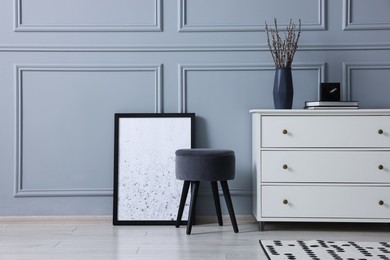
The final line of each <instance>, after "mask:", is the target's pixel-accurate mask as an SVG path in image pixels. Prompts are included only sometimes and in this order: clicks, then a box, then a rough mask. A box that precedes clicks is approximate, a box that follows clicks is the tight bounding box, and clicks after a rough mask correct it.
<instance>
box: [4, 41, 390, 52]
mask: <svg viewBox="0 0 390 260" xmlns="http://www.w3.org/2000/svg"><path fill="white" fill-rule="evenodd" d="M349 50H353V51H360V50H361V51H369V50H373V51H375V50H390V43H375V42H374V43H340V44H302V45H299V48H298V52H300V51H349ZM230 51H244V52H245V51H249V52H251V51H262V52H268V51H269V49H268V46H267V45H266V44H230V45H227V44H180V45H179V44H166V45H43V44H35V45H18V44H15V45H12V46H10V45H0V52H230Z"/></svg>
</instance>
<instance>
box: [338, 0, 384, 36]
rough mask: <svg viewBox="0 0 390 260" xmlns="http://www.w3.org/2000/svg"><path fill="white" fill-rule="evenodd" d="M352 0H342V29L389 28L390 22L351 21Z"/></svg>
mask: <svg viewBox="0 0 390 260" xmlns="http://www.w3.org/2000/svg"><path fill="white" fill-rule="evenodd" d="M351 4H352V0H343V25H342V26H343V30H344V31H353V30H389V29H390V23H380V22H378V23H353V22H352V19H351V18H352V10H351Z"/></svg>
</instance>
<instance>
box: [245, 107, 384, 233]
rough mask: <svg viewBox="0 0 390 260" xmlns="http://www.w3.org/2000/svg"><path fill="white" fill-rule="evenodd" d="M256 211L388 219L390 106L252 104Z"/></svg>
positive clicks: (259, 215)
mask: <svg viewBox="0 0 390 260" xmlns="http://www.w3.org/2000/svg"><path fill="white" fill-rule="evenodd" d="M251 113H252V145H253V150H252V156H253V159H252V162H253V163H252V169H253V174H252V183H253V214H254V216H255V217H256V219H257V221H259V223H260V229H263V228H264V223H265V222H267V221H269V222H271V221H272V222H277V221H302V222H308V221H311V222H314V221H318V222H319V221H326V222H386V223H389V222H390V110H388V109H375V110H364V109H359V110H314V111H313V110H260V109H255V110H251Z"/></svg>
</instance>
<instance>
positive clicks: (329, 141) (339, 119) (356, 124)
mask: <svg viewBox="0 0 390 260" xmlns="http://www.w3.org/2000/svg"><path fill="white" fill-rule="evenodd" d="M261 146H262V147H317V148H318V147H390V117H389V116H263V117H262V118H261Z"/></svg>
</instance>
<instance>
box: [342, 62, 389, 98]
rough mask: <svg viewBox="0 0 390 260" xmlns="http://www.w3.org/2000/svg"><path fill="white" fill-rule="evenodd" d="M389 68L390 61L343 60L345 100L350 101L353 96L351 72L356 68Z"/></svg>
mask: <svg viewBox="0 0 390 260" xmlns="http://www.w3.org/2000/svg"><path fill="white" fill-rule="evenodd" d="M377 69H387V70H390V63H383V62H354V63H347V62H343V71H342V73H343V86H344V89H343V93H342V94H343V96H344V98H345V100H347V101H349V100H351V98H352V84H351V81H352V79H351V74H352V71H354V70H377Z"/></svg>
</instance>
